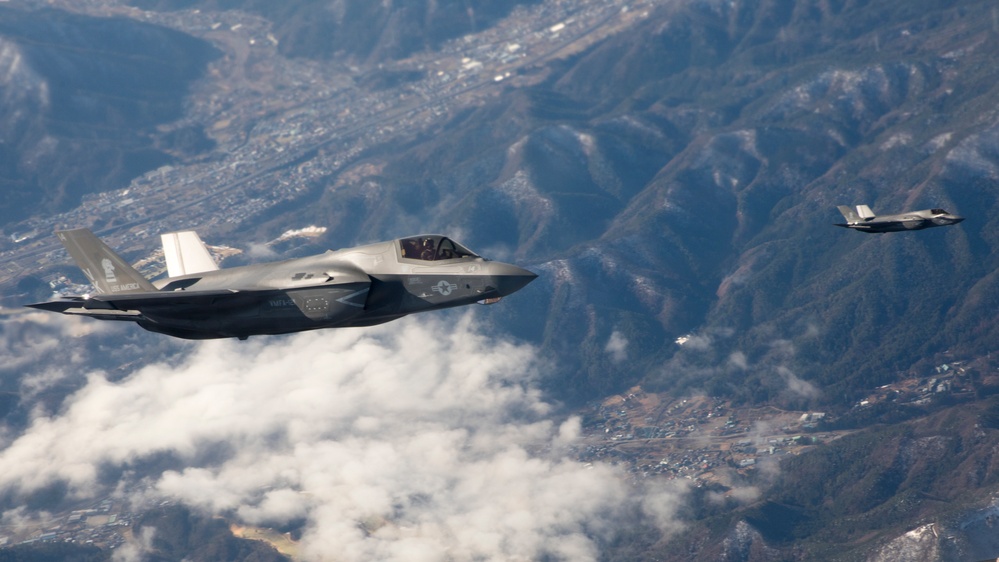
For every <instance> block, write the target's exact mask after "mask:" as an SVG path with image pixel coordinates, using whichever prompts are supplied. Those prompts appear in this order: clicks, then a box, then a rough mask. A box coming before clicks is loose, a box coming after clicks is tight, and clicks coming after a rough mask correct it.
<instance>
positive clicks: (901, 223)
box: [836, 205, 964, 232]
mask: <svg viewBox="0 0 999 562" xmlns="http://www.w3.org/2000/svg"><path fill="white" fill-rule="evenodd" d="M838 209H839V212H840V213H843V216H844V217H845V218H846V224H837V225H836V226H842V227H844V228H852V229H854V230H859V231H861V232H898V231H900V230H922V229H924V228H930V227H932V226H950V225H952V224H957V223H959V222H961V221H963V220H964V218H963V217H959V216H957V215H952V214H950V213H948V212H947V211H945V210H943V209H927V210H925V211H912V212H908V213H902V214H899V215H884V216H880V217H878V216H875V215H874V212H873V211H871V208H870V207H868V206H867V205H857V210H856V211H854V210H853V209H851V208H850V207H847V206H846V205H840V206H839V207H838Z"/></svg>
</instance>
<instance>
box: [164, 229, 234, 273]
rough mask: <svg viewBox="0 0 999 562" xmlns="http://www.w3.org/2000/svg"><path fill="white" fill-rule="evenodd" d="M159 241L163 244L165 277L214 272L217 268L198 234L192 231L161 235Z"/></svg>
mask: <svg viewBox="0 0 999 562" xmlns="http://www.w3.org/2000/svg"><path fill="white" fill-rule="evenodd" d="M160 240H162V242H163V257H164V258H166V264H167V275H168V276H170V277H180V276H181V275H188V274H191V273H204V272H205V271H215V270H217V269H218V268H219V266H218V264H216V263H215V260H214V259H212V255H211V254H210V253H209V252H208V248H207V247H205V243H204V242H202V241H201V238H200V237H199V236H198V233H196V232H194V231H192V230H186V231H184V232H169V233H167V234H161V235H160Z"/></svg>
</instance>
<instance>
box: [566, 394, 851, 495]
mask: <svg viewBox="0 0 999 562" xmlns="http://www.w3.org/2000/svg"><path fill="white" fill-rule="evenodd" d="M825 417H826V416H825V414H824V413H821V412H788V411H782V410H778V409H776V408H733V407H732V406H731V404H730V403H728V402H727V401H725V400H722V399H720V398H712V397H706V396H697V397H690V398H684V399H674V398H671V397H669V396H667V395H660V394H651V393H646V392H643V391H642V390H641V389H640V388H638V387H636V388H633V389H632V390H631V391H630V392H629V393H627V394H624V395H620V396H615V397H612V398H610V399H608V400H605V401H603V402H601V403H598V404H592V405H590V407H588V408H587V409H586V411H585V414H584V422H583V428H584V434H585V439H584V445H583V446H582V447H581V448H580V450H579V451H578V454H579V458H580V460H582V461H585V462H593V461H598V460H599V461H603V462H609V463H612V464H618V465H624V466H626V467H627V469H628V471H629V472H630V473H631V474H632V475H633V476H634V477H636V478H647V477H652V476H659V477H666V478H687V479H690V480H694V481H695V482H697V483H698V484H703V483H706V482H712V481H722V480H724V479H725V478H726V477H727V475H726V472H727V471H729V470H731V471H740V472H744V473H745V472H748V471H752V470H755V469H756V467H757V464H758V463H759V462H762V461H763V460H764V459H766V458H776V457H780V456H782V455H787V454H798V453H800V452H801V451H802V450H803V449H804V448H805V447H808V446H811V445H814V444H815V443H818V442H819V441H820V440H827V439H833V438H835V437H836V434H835V433H833V432H829V433H826V434H819V433H812V432H814V431H815V430H817V429H818V427H817V425H816V424H817V422H819V421H820V420H822V419H824V418H825Z"/></svg>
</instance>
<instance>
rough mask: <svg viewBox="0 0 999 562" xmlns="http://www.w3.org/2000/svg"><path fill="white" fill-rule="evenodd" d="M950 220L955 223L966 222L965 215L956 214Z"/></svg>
mask: <svg viewBox="0 0 999 562" xmlns="http://www.w3.org/2000/svg"><path fill="white" fill-rule="evenodd" d="M950 220H952V221H954V224H957V223H959V222H964V217H957V216H955V217H952V218H951V219H950Z"/></svg>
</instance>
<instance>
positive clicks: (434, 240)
mask: <svg viewBox="0 0 999 562" xmlns="http://www.w3.org/2000/svg"><path fill="white" fill-rule="evenodd" d="M399 251H400V252H401V256H402V257H403V258H405V259H410V260H420V261H441V260H453V259H468V258H477V257H479V256H478V254H476V253H475V252H473V251H471V250H469V249H468V248H466V247H464V246H462V245H461V244H459V243H457V242H455V241H454V240H451V239H450V238H448V237H446V236H440V235H436V234H433V235H422V236H412V237H410V238H403V239H401V240H399Z"/></svg>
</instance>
